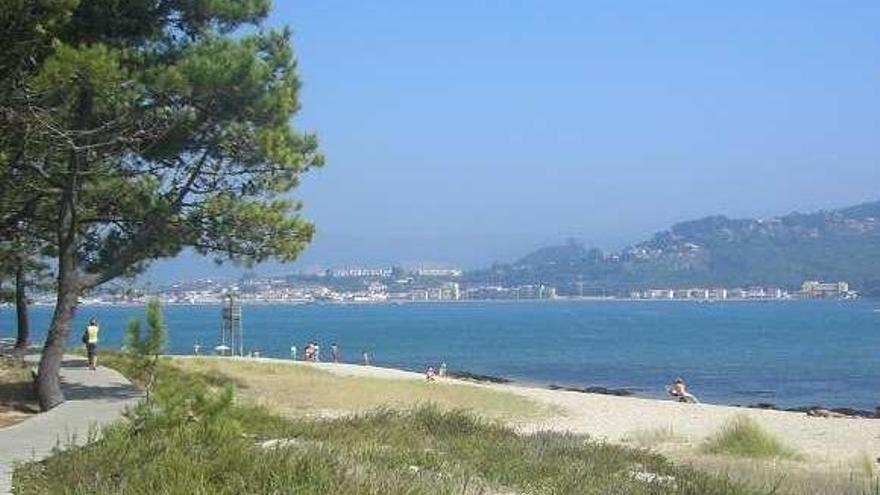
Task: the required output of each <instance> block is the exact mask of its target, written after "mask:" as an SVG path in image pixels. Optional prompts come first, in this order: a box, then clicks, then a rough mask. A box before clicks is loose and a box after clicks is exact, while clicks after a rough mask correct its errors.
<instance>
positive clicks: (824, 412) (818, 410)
mask: <svg viewBox="0 0 880 495" xmlns="http://www.w3.org/2000/svg"><path fill="white" fill-rule="evenodd" d="M807 416H812V417H814V418H853V417H855V416H849V415H847V414H843V413H839V412H837V411H832V410H830V409H825V408H824V407H814V408H812V409H810V410H809V411H807Z"/></svg>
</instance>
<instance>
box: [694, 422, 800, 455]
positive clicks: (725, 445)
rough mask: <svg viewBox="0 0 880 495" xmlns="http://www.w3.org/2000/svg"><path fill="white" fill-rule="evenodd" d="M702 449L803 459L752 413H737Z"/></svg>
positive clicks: (709, 451) (731, 453)
mask: <svg viewBox="0 0 880 495" xmlns="http://www.w3.org/2000/svg"><path fill="white" fill-rule="evenodd" d="M701 450H702V451H703V452H706V453H709V454H719V455H729V456H734V457H746V458H750V459H769V458H777V459H793V460H797V459H801V457H802V456H801V455H800V454H799V453H798V452H797V451H796V450H794V449H793V448H791V447H788V446H786V445H784V444H783V443H782V442H781V441H779V440H778V439H777V438H776V437H774V436H773V435H771V434H770V433H768V432H767V431H765V430H764V429H763V428H761V425H759V424H758V423H757V422H756V421H755V420H754V419H752V418H751V417H749V416H745V415H740V416H736V417H735V418H733V419H732V420H730V421H729V422H728V423H727V424H725V425H724V426H723V427H722V429H721V431H719V432H718V433H716V434H715V435H713V436H711V437H709V438H708V439H707V440H706V441H705V442H704V443H703V445H702V447H701Z"/></svg>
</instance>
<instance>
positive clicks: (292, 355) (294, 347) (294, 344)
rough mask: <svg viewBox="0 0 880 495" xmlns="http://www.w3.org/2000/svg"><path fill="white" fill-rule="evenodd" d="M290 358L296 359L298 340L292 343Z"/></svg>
mask: <svg viewBox="0 0 880 495" xmlns="http://www.w3.org/2000/svg"><path fill="white" fill-rule="evenodd" d="M290 359H291V360H293V361H296V341H293V342H291V343H290Z"/></svg>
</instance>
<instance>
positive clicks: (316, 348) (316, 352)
mask: <svg viewBox="0 0 880 495" xmlns="http://www.w3.org/2000/svg"><path fill="white" fill-rule="evenodd" d="M312 361H314V362H316V363H320V362H321V344H319V343H318V341H317V340H316V341H315V343H314V344H313V345H312Z"/></svg>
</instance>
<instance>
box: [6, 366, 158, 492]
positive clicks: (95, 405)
mask: <svg viewBox="0 0 880 495" xmlns="http://www.w3.org/2000/svg"><path fill="white" fill-rule="evenodd" d="M38 359H39V356H28V360H29V361H30V360H33V362H34V363H36V361H37V360H38ZM61 382H62V385H61V386H62V389H63V390H64V397H65V399H67V400H66V402H64V403H63V404H61V405H60V406H58V407H56V408H55V409H52V410H51V411H49V412H47V413H43V414H38V415H36V416H34V417H32V418H30V419H27V420H25V421H23V422H21V423H18V424H16V425H13V426H10V427H8V428H4V429H2V430H0V494H3V493H9V492H10V490H11V489H12V469H13V467H14V464H15V463H16V462H23V461H31V460H39V459H43V458H45V457H47V456H48V455H49V454H51V452H52V449H53V448H55V447H56V446H59V445H61V446H67V445H70V443H74V444H76V445H82V444H83V443H85V441H86V439H87V437H88V434H89V431H90V430H92V431H95V430H96V429H97V428H99V427H101V426H103V425H106V424H108V423H111V422H113V421H114V420H116V419H118V418H119V417H120V415H121V413H122V411H123V410H124V409H125V408H126V407H127V406H132V405H134V404H136V403H137V401H138V399H140V397H141V393H140V391H138V390H137V389H136V388H135V387H134V385H132V384H131V382H129V381H128V380H126V379H125V377H123V376H122V375H121V374H119V373H117V372H116V371H114V370H111V369H109V368H104V367H98V369H97V370H96V371H89V369H88V365H87V362H86V360H85V358H81V357H77V356H65V357H64V362H63V364H62V367H61Z"/></svg>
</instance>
